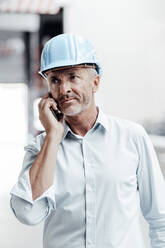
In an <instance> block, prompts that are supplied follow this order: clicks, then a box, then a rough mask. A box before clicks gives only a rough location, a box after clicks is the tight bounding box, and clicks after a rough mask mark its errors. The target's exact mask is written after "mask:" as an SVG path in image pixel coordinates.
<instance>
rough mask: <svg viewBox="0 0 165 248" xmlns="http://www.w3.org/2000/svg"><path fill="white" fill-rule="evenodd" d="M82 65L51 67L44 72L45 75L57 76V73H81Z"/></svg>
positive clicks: (82, 70)
mask: <svg viewBox="0 0 165 248" xmlns="http://www.w3.org/2000/svg"><path fill="white" fill-rule="evenodd" d="M83 72H84V68H83V67H69V68H60V69H51V70H49V71H47V72H46V73H45V74H46V75H47V76H58V75H65V74H70V73H83Z"/></svg>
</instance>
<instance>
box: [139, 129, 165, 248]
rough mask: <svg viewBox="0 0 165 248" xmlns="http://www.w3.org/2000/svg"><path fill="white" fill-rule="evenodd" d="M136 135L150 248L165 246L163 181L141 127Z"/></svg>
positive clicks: (143, 209)
mask: <svg viewBox="0 0 165 248" xmlns="http://www.w3.org/2000/svg"><path fill="white" fill-rule="evenodd" d="M141 134H142V135H140V137H138V149H139V167H138V174H137V179H138V190H139V195H140V206H141V210H142V213H143V216H144V218H145V219H146V220H147V222H148V224H149V235H150V240H151V247H152V248H158V247H159V248H164V247H165V181H164V178H163V174H162V172H161V169H160V165H159V163H158V159H157V156H156V153H155V151H154V148H153V145H152V142H151V140H150V138H149V136H148V135H147V133H146V132H145V130H144V129H143V128H142V133H141Z"/></svg>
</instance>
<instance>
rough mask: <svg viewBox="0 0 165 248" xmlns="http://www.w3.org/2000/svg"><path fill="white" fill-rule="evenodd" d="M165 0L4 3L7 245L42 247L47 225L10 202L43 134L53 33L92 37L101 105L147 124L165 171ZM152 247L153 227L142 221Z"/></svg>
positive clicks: (0, 44)
mask: <svg viewBox="0 0 165 248" xmlns="http://www.w3.org/2000/svg"><path fill="white" fill-rule="evenodd" d="M164 12H165V1H164V0H155V1H154V0H115V1H111V0H109V1H107V0H102V1H99V0H91V1H87V0H83V1H82V0H81V1H80V0H66V1H65V0H63V1H60V0H33V1H32V0H0V116H1V118H0V151H1V156H0V168H1V173H0V182H1V187H0V237H1V239H0V247H2V248H9V247H10V248H11V247H12V248H28V247H31V248H36V247H37V248H41V247H42V228H43V224H40V225H37V226H34V227H29V226H24V225H23V224H21V223H19V222H18V221H17V220H16V219H15V217H14V216H13V214H12V212H11V210H10V207H9V199H10V195H9V192H10V190H11V188H12V186H13V185H14V184H15V183H16V181H17V177H18V175H19V171H20V169H21V166H22V160H23V156H24V149H23V148H24V146H25V145H26V144H27V143H28V141H29V140H30V139H31V137H32V136H33V135H37V134H39V133H40V132H41V131H42V126H41V125H40V122H39V120H38V110H37V104H38V102H39V99H40V97H41V96H43V95H44V94H45V93H46V92H47V84H46V82H45V81H44V80H43V79H42V78H41V77H40V76H39V75H38V70H39V64H40V54H41V50H42V48H43V45H44V43H45V42H46V41H47V40H48V39H49V38H51V37H53V36H55V35H58V34H61V33H65V32H71V33H76V34H79V35H82V36H84V37H86V38H88V39H89V40H91V41H92V43H93V44H94V46H95V47H96V50H97V54H98V58H99V60H100V64H101V66H102V79H101V85H100V89H99V91H98V93H97V94H96V102H97V104H98V105H100V106H101V107H102V109H103V110H104V111H105V112H106V113H107V114H110V115H115V116H118V117H120V118H126V119H129V120H132V121H135V122H138V123H140V124H142V125H143V126H144V127H145V128H146V130H147V132H148V134H149V135H150V137H151V140H152V142H153V144H154V147H155V150H156V152H157V155H158V159H159V161H160V167H161V170H162V173H163V175H165V96H164V92H165V73H164V57H165V15H164ZM141 224H142V228H143V230H144V239H145V240H146V248H149V247H150V246H149V238H148V224H147V223H146V222H145V220H144V219H143V218H141Z"/></svg>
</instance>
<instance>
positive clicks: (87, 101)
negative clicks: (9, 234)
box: [11, 34, 165, 248]
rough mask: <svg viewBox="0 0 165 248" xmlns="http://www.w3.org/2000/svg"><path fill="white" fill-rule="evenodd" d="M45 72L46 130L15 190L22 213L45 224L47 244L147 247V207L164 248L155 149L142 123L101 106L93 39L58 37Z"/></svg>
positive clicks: (42, 106) (50, 247)
mask: <svg viewBox="0 0 165 248" xmlns="http://www.w3.org/2000/svg"><path fill="white" fill-rule="evenodd" d="M40 73H41V74H42V75H43V76H44V77H45V78H46V80H47V81H48V85H49V91H50V92H49V93H47V94H46V95H45V96H43V98H42V99H41V101H40V103H39V115H40V121H41V123H42V124H43V126H44V128H45V132H44V133H42V134H40V135H38V136H36V137H35V138H34V140H33V141H32V142H31V143H30V144H29V145H28V146H26V147H25V150H26V154H25V158H24V162H23V168H22V171H21V173H20V176H19V179H18V183H17V184H16V185H15V186H14V187H13V189H12V191H11V195H12V196H11V207H12V209H13V212H14V214H15V216H16V217H17V218H18V220H20V221H21V222H22V223H25V224H28V225H35V224H37V223H40V222H41V221H43V220H44V221H45V225H44V238H43V246H44V248H129V247H130V248H144V247H145V244H144V241H143V238H142V231H141V229H140V224H139V207H140V208H141V210H142V213H143V215H144V217H145V219H146V220H147V221H148V224H149V227H150V239H151V247H152V248H156V247H159V248H164V247H165V198H164V190H165V182H164V179H163V176H162V174H161V171H160V167H159V164H158V161H157V158H156V155H155V152H154V149H153V146H152V144H151V142H150V139H149V137H148V135H147V134H146V132H145V131H144V129H143V128H142V127H141V126H140V125H138V124H135V123H132V122H130V121H127V120H122V119H118V118H115V117H112V116H107V115H105V114H104V113H103V112H102V111H101V109H100V108H99V107H98V106H96V105H95V92H96V91H97V90H98V87H99V83H100V66H99V64H98V62H97V60H96V57H95V52H94V49H93V47H92V45H91V44H90V42H89V41H87V40H85V39H83V38H81V37H79V36H76V35H72V34H62V35H59V36H56V37H55V38H52V39H51V40H49V41H48V42H47V43H46V45H45V47H44V49H43V52H42V56H41V71H40ZM50 94H51V96H52V97H50ZM51 108H53V109H54V111H56V112H57V111H59V110H60V111H61V115H60V117H59V118H58V119H56V118H55V117H54V115H53V114H52V110H51Z"/></svg>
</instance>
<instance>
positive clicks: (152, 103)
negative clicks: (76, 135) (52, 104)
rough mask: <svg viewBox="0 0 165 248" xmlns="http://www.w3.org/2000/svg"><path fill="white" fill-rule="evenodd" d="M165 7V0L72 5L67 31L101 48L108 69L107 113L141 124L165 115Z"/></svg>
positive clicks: (103, 97) (100, 96)
mask: <svg viewBox="0 0 165 248" xmlns="http://www.w3.org/2000/svg"><path fill="white" fill-rule="evenodd" d="M65 2H67V1H65ZM164 11H165V1H164V0H155V1H154V0H113V1H108V0H102V1H100V0H90V1H89V0H83V1H82V0H72V1H69V3H68V4H66V6H65V32H72V33H76V34H79V35H82V36H85V37H87V38H89V39H90V40H91V41H92V42H93V43H94V45H95V47H96V49H97V52H98V57H99V58H100V62H101V65H102V69H103V77H102V80H101V85H100V90H99V92H98V93H97V101H98V102H99V103H100V104H101V106H102V107H103V109H104V110H105V111H106V112H107V113H109V114H112V115H116V116H120V117H122V118H127V119H131V120H134V121H139V122H142V121H143V120H144V119H156V120H159V119H161V118H163V117H164V118H165V96H164V92H165V84H164V82H165V73H164V65H165V63H164V58H165V32H164V30H165V15H164Z"/></svg>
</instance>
